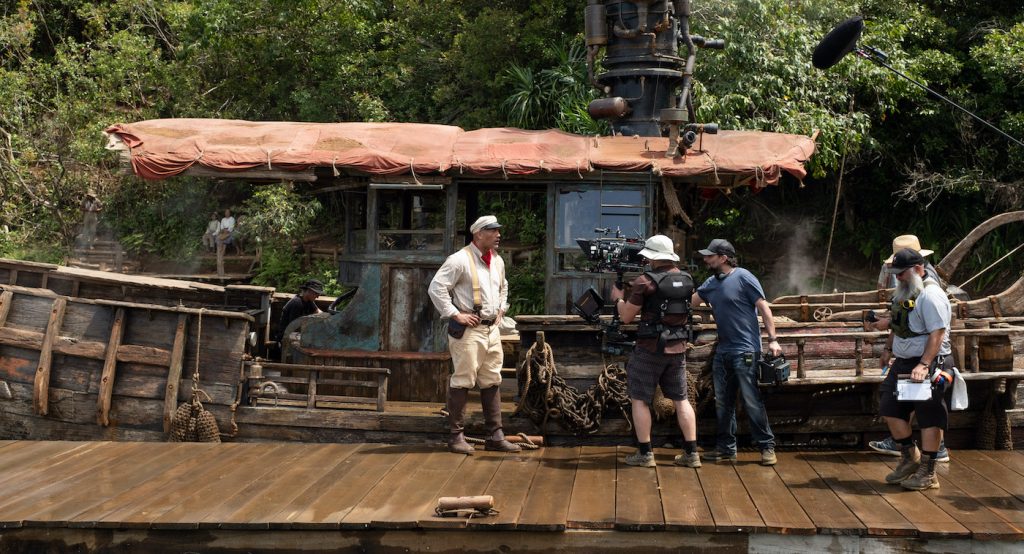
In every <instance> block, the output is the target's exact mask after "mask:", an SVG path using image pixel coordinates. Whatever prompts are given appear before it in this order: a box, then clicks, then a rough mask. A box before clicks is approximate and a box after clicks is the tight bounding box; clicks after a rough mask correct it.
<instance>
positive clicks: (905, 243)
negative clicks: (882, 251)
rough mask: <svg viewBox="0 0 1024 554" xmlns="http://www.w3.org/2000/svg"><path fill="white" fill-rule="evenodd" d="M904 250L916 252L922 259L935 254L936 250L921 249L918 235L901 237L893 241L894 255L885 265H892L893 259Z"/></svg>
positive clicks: (886, 260) (887, 259)
mask: <svg viewBox="0 0 1024 554" xmlns="http://www.w3.org/2000/svg"><path fill="white" fill-rule="evenodd" d="M904 248H909V249H911V250H916V251H917V252H918V253H919V254H921V256H922V257H924V256H928V255H931V254H934V253H935V251H934V250H928V249H927V248H921V241H920V240H918V238H917V235H900V236H898V237H896V238H894V239H892V255H891V256H889V257H888V258H886V259H885V263H887V264H891V263H892V260H893V258H895V257H896V253H897V252H899V251H900V250H903V249H904Z"/></svg>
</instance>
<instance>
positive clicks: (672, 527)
mask: <svg viewBox="0 0 1024 554" xmlns="http://www.w3.org/2000/svg"><path fill="white" fill-rule="evenodd" d="M677 454H680V451H678V450H666V449H662V448H657V449H655V458H657V461H658V486H659V487H660V489H661V497H662V499H663V501H662V504H663V506H662V508H663V511H664V514H665V530H666V531H697V532H713V531H715V519H714V518H713V517H712V516H711V508H709V507H708V501H707V499H706V498H705V496H704V489H703V488H701V485H700V477H698V475H697V472H699V471H701V470H700V469H696V470H695V469H692V468H688V467H681V466H677V465H675V461H674V458H675V456H676V455H677Z"/></svg>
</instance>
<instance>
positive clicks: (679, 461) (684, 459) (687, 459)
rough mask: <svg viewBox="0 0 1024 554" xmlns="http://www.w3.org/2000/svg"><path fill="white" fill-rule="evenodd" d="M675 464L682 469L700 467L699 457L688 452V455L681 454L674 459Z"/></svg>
mask: <svg viewBox="0 0 1024 554" xmlns="http://www.w3.org/2000/svg"><path fill="white" fill-rule="evenodd" d="M674 461H675V464H676V465H677V466H683V467H700V466H701V463H700V455H699V454H697V453H696V452H690V453H689V454H687V453H685V452H683V453H682V454H680V455H678V456H676V457H675V460H674Z"/></svg>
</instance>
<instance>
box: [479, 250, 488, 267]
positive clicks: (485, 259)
mask: <svg viewBox="0 0 1024 554" xmlns="http://www.w3.org/2000/svg"><path fill="white" fill-rule="evenodd" d="M480 259H481V260H483V261H484V263H485V264H487V267H491V251H490V250H488V251H487V252H484V254H483V255H482V256H480Z"/></svg>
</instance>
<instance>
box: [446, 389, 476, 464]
mask: <svg viewBox="0 0 1024 554" xmlns="http://www.w3.org/2000/svg"><path fill="white" fill-rule="evenodd" d="M468 396H469V391H468V390H466V389H457V388H454V387H451V388H449V389H448V426H449V435H448V451H449V452H453V453H455V454H472V453H473V451H474V448H473V445H471V444H469V443H468V442H466V435H465V434H463V431H464V430H465V427H464V425H463V419H464V418H465V416H466V400H467V398H468Z"/></svg>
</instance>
